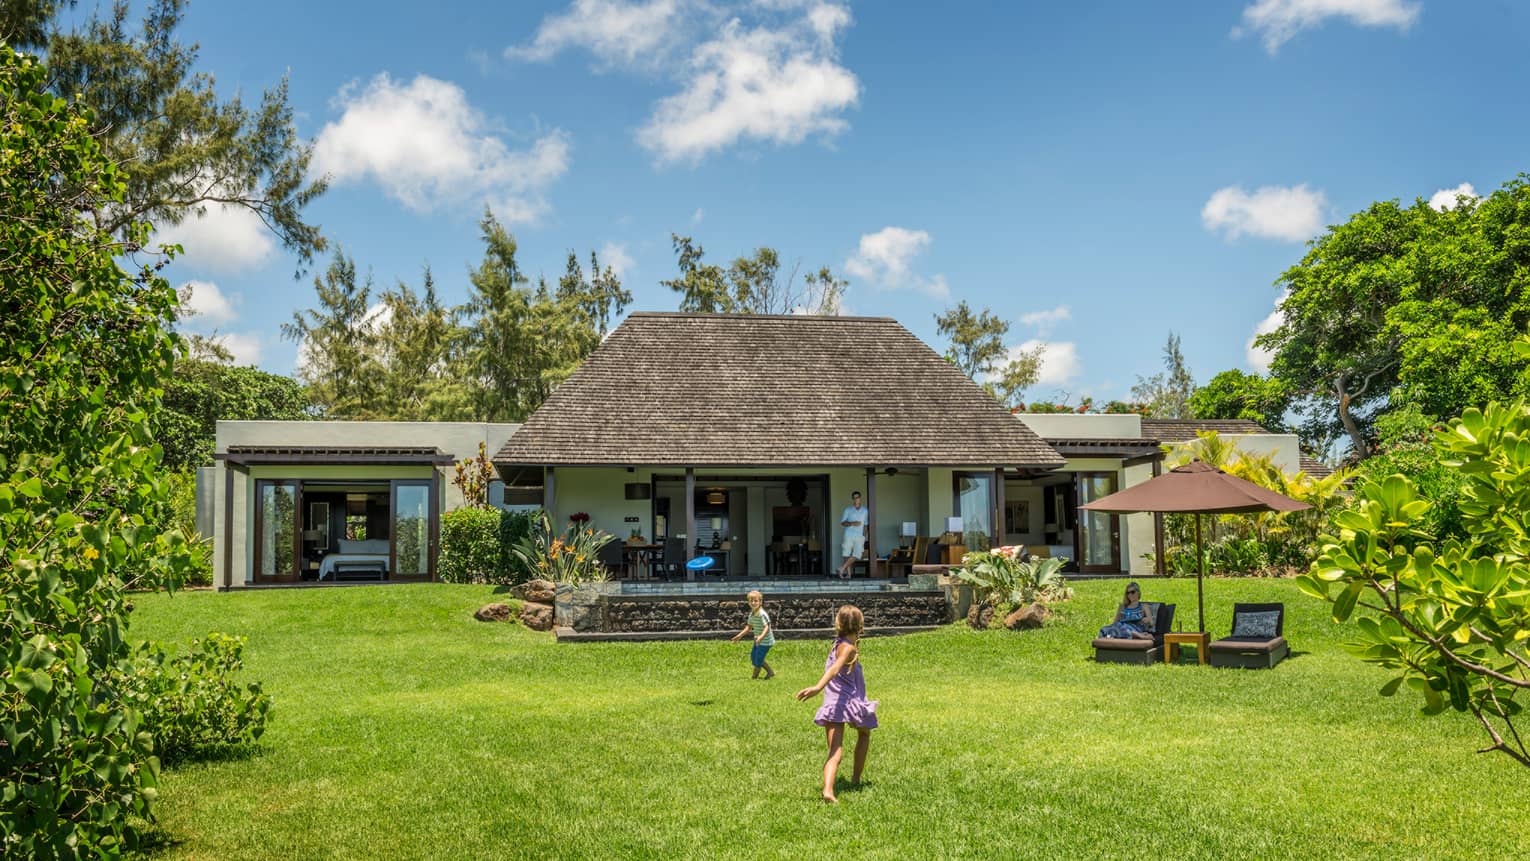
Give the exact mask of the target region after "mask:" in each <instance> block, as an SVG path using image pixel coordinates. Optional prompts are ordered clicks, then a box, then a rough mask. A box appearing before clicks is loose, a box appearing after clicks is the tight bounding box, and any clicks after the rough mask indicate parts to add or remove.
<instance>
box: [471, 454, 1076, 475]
mask: <svg viewBox="0 0 1530 861" xmlns="http://www.w3.org/2000/svg"><path fill="white" fill-rule="evenodd" d="M1094 456H1096V457H1098V456H1099V455H1097V454H1096V455H1094ZM985 460H987V458H974V459H972V460H960V461H954V462H951V463H886V462H883V464H882V467H881V468H883V469H886V468H887V467H889V466H891V467H896V468H897V469H898V471H899V472H903V471H905V470H914V469H967V470H969V471H970V470H971V469H972V468H973V466H977V467H978V468H983V462H984V461H985ZM990 462H991V461H990ZM493 463H494V465H495V466H496V467H498V468H500V469H506V468H515V467H548V466H569V467H580V468H584V469H597V468H598V469H607V468H610V467H621V468H623V469H625V468H626V467H629V466H632V467H636V468H638V469H650V470H661V469H678V468H680V467H681V466H682V464H678V463H654V462H648V463H633V462H632V461H630V460H620V461H611V462H609V463H607V462H604V461H558V462H556V463H548V462H546V461H538V462H536V463H532V462H524V463H523V462H521V461H513V460H496V461H494V462H493ZM865 465H866V461H865V460H857V461H852V462H846V463H840V462H830V463H820V462H816V461H814V462H807V461H792V462H791V463H781V462H765V463H737V462H732V461H730V462H726V463H696V464H694V465H693V466H691V467H690V468H691V469H699V470H708V469H856V468H859V467H864V466H865ZM1066 465H1067V462H1066V461H1063V460H1049V461H1046V462H1043V463H1015V464H1014V465H1013V466H1011V467H1010V468H1011V469H1015V470H1027V469H1034V470H1040V471H1042V472H1055V471H1056V470H1059V469H1062V468H1063V467H1064V466H1066Z"/></svg>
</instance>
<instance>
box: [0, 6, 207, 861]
mask: <svg viewBox="0 0 1530 861" xmlns="http://www.w3.org/2000/svg"><path fill="white" fill-rule="evenodd" d="M7 8H8V9H9V8H10V7H7ZM47 83H48V73H47V72H46V70H45V69H44V68H43V67H42V66H41V65H39V64H38V63H37V62H36V61H35V60H32V59H29V58H25V57H21V56H18V55H17V54H16V53H14V52H13V51H12V50H11V49H10V48H9V47H7V46H5V45H3V44H0V249H3V251H0V308H4V309H5V313H4V314H0V548H4V551H3V553H0V649H3V650H4V666H3V667H0V730H3V735H4V744H3V749H0V855H4V856H5V857H7V858H74V857H103V858H115V857H118V856H119V855H120V854H121V853H122V852H124V851H126V850H131V849H132V848H134V846H135V845H136V844H137V842H138V837H139V829H140V828H141V826H142V823H143V821H144V817H147V816H149V815H150V808H149V804H150V802H151V800H152V799H153V797H154V791H155V790H154V786H155V782H156V775H157V773H158V763H157V761H156V760H155V758H154V755H153V753H154V751H153V737H152V734H151V733H150V732H149V731H148V730H147V729H146V727H145V726H144V725H143V723H142V719H141V716H140V714H139V712H138V711H136V710H135V709H133V708H132V707H131V706H130V705H129V704H127V703H125V702H124V701H123V699H122V696H121V693H120V690H119V689H118V688H117V687H116V686H114V685H113V684H111V677H112V674H113V673H114V672H115V671H116V668H117V667H118V665H119V664H120V663H121V662H123V661H125V660H127V659H129V658H130V655H131V652H130V649H129V646H128V644H129V643H130V642H131V639H130V637H129V635H128V616H129V612H130V609H131V605H130V604H129V603H128V590H129V589H143V588H154V587H158V586H173V585H175V584H176V583H178V582H179V581H180V579H181V577H182V576H183V575H184V574H185V572H186V571H188V570H189V569H190V567H191V565H192V562H193V555H194V554H193V551H192V550H191V548H190V547H189V546H188V545H187V544H186V542H185V540H184V538H183V537H182V536H181V534H180V533H179V532H178V531H174V530H171V531H162V530H161V529H160V528H159V526H158V524H160V523H162V522H164V520H165V509H166V506H167V494H166V488H165V485H164V482H163V481H162V480H161V478H160V476H159V470H158V460H159V452H158V450H157V449H156V448H155V446H154V439H153V428H154V420H155V418H156V414H157V413H158V411H159V399H160V394H161V387H162V386H163V384H164V380H165V379H167V378H168V377H169V375H170V372H171V367H172V363H173V361H174V359H175V356H176V353H177V350H178V349H179V344H178V341H177V339H176V337H175V335H174V334H173V332H172V331H171V330H170V326H171V324H172V322H173V321H174V319H175V311H176V293H175V290H174V289H173V288H172V287H171V286H170V285H169V284H168V283H167V282H166V281H165V280H164V279H163V278H161V277H159V275H158V274H157V269H158V266H159V265H160V264H161V263H162V262H163V261H162V260H160V261H151V262H148V263H142V264H140V263H139V262H138V261H137V259H136V255H135V253H134V251H133V249H135V248H138V247H141V245H142V243H143V242H144V241H146V239H147V237H148V233H149V228H148V225H145V224H121V225H117V226H116V230H115V232H114V233H112V232H107V231H106V230H104V229H103V227H102V225H101V223H100V222H99V221H98V220H96V219H89V218H81V217H80V214H81V213H82V212H100V211H111V210H114V209H115V208H116V207H119V206H123V205H124V202H125V200H126V195H127V187H126V185H125V182H124V179H123V177H122V176H121V175H120V174H119V173H118V171H117V169H116V168H115V167H114V166H113V160H112V159H111V158H110V157H108V156H107V155H106V154H105V153H103V151H102V148H101V147H100V146H99V145H98V144H97V142H96V140H95V139H94V138H93V137H92V136H91V133H90V130H91V129H93V128H99V127H100V120H99V118H97V117H94V116H92V115H91V114H90V113H89V112H88V111H86V110H85V109H83V108H81V107H80V106H79V105H78V104H77V103H75V102H71V101H68V100H65V99H62V98H58V97H56V96H54V95H52V94H51V93H49V92H48V91H47ZM122 266H132V267H133V268H134V271H133V272H132V273H131V274H130V273H129V272H127V271H124V269H123V268H121V267H122Z"/></svg>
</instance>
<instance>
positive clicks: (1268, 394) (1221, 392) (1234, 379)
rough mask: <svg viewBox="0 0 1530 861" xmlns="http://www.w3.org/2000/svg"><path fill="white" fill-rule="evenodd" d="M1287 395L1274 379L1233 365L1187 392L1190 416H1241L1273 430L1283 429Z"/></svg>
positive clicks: (1288, 401)
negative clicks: (1202, 384)
mask: <svg viewBox="0 0 1530 861" xmlns="http://www.w3.org/2000/svg"><path fill="white" fill-rule="evenodd" d="M1289 403H1290V398H1289V396H1288V395H1287V394H1286V390H1285V386H1284V385H1283V384H1282V383H1281V382H1280V381H1279V380H1276V379H1273V378H1269V377H1262V376H1260V375H1258V374H1246V373H1244V372H1243V371H1240V370H1238V369H1237V368H1233V369H1232V370H1228V371H1223V372H1222V373H1220V374H1217V375H1216V376H1214V377H1212V378H1211V380H1210V382H1208V383H1206V385H1204V386H1201V387H1200V388H1198V389H1196V390H1195V391H1194V392H1192V393H1191V394H1190V416H1189V417H1190V418H1196V419H1245V420H1247V421H1251V422H1255V423H1257V424H1258V425H1259V426H1260V427H1262V428H1264V429H1265V430H1268V431H1271V432H1273V433H1285V432H1286V410H1287V408H1288V405H1289Z"/></svg>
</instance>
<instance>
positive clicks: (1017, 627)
mask: <svg viewBox="0 0 1530 861" xmlns="http://www.w3.org/2000/svg"><path fill="white" fill-rule="evenodd" d="M1049 615H1051V613H1050V611H1048V610H1047V608H1046V607H1045V606H1044V605H1043V604H1041V603H1039V602H1038V603H1035V604H1028V605H1026V606H1024V607H1021V608H1020V609H1018V610H1016V611H1015V612H1013V613H1010V614H1009V615H1008V616H1005V617H1004V627H1006V628H1008V629H1010V630H1011V631H1026V630H1033V629H1036V628H1040V627H1041V626H1042V625H1043V624H1045V623H1046V620H1047V616H1049Z"/></svg>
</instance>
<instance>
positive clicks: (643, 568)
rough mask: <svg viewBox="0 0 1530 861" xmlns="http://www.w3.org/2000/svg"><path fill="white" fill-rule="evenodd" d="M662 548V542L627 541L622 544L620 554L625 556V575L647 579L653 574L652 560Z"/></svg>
mask: <svg viewBox="0 0 1530 861" xmlns="http://www.w3.org/2000/svg"><path fill="white" fill-rule="evenodd" d="M663 550H664V545H662V544H650V543H648V542H646V541H628V542H627V543H626V544H624V545H623V546H622V554H623V556H624V557H625V558H626V562H627V564H626V568H627V576H628V577H632V578H636V579H648V578H651V577H652V576H653V565H654V560H655V558H656V557H657V556H658V554H659V553H660V552H662V551H663Z"/></svg>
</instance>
